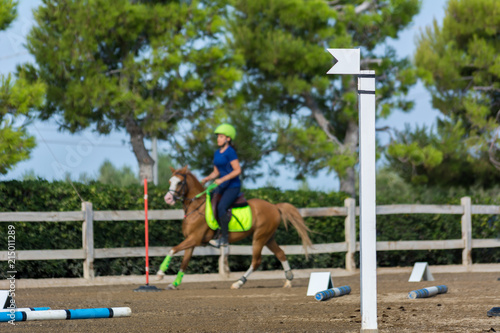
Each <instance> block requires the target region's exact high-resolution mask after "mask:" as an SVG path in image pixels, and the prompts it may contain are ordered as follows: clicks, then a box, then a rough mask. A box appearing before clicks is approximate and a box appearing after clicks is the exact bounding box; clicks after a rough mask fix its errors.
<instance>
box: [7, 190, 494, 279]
mask: <svg viewBox="0 0 500 333" xmlns="http://www.w3.org/2000/svg"><path fill="white" fill-rule="evenodd" d="M299 211H300V213H301V215H302V216H303V217H312V216H345V241H344V242H339V243H328V244H314V245H313V248H312V249H309V253H312V254H317V253H334V252H346V261H345V262H346V267H345V269H346V270H348V271H352V270H354V269H356V264H355V260H354V254H355V252H356V251H359V242H356V215H359V207H356V202H355V200H354V199H350V198H349V199H346V200H345V203H344V207H326V208H299ZM391 214H456V215H461V226H462V238H461V239H452V240H434V241H433V240H428V241H427V240H420V241H417V240H414V241H385V242H377V251H395V250H446V249H462V264H463V265H464V266H471V265H472V256H471V252H472V249H473V248H495V247H500V239H498V238H493V239H472V214H486V215H496V214H500V206H493V205H472V204H471V199H470V198H469V197H464V198H462V199H461V205H384V206H377V215H391ZM183 216H184V212H183V211H182V210H180V209H179V210H149V211H148V219H149V220H182V219H183ZM144 218H145V216H144V211H142V210H136V211H94V210H93V209H92V203H90V202H84V203H82V211H75V212H12V213H11V212H9V213H0V222H22V221H24V222H68V221H83V225H82V243H83V244H82V248H81V249H75V250H56V249H54V250H18V251H16V260H55V259H83V273H84V278H85V279H93V278H94V260H95V259H102V258H121V257H144V256H145V249H144V247H123V248H103V249H96V248H94V221H131V220H139V221H140V220H142V221H144ZM141 237H144V235H141ZM173 245H174V246H175V245H176V244H173ZM280 246H281V247H282V248H283V250H284V251H285V253H286V254H289V255H290V254H304V250H303V248H302V246H301V245H280ZM171 248H172V246H164V247H163V246H155V247H150V248H149V256H151V257H154V256H165V255H166V254H167V253H168V252H169V251H170V249H171ZM219 254H220V252H219V250H216V249H214V248H211V247H209V246H207V247H197V248H196V249H195V250H194V253H193V255H195V256H205V255H219ZM230 254H231V255H251V254H252V247H251V246H250V245H248V246H241V245H240V246H238V245H231V247H230ZM271 254H272V253H271V252H270V251H269V250H268V249H267V248H264V251H263V255H271ZM176 255H183V252H179V253H178V254H176ZM0 260H2V261H6V260H8V258H7V251H2V252H0ZM219 269H222V268H219Z"/></svg>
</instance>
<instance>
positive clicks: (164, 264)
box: [160, 256, 172, 272]
mask: <svg viewBox="0 0 500 333" xmlns="http://www.w3.org/2000/svg"><path fill="white" fill-rule="evenodd" d="M170 260H172V257H171V256H166V257H165V260H163V262H162V263H161V265H160V270H162V271H163V272H166V271H167V269H168V265H170Z"/></svg>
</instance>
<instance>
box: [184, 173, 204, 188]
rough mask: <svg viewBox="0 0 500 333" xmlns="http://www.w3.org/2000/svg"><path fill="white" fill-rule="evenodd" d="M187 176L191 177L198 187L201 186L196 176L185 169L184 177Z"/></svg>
mask: <svg viewBox="0 0 500 333" xmlns="http://www.w3.org/2000/svg"><path fill="white" fill-rule="evenodd" d="M187 178H192V179H193V182H194V185H195V186H199V187H201V188H203V185H201V183H200V181H199V180H198V178H196V176H195V175H193V173H192V172H191V171H189V170H187V172H186V179H187Z"/></svg>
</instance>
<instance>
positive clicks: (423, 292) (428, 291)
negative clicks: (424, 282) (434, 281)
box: [408, 285, 448, 299]
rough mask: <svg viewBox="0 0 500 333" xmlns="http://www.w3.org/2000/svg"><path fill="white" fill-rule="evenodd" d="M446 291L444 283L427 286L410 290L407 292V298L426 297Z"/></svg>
mask: <svg viewBox="0 0 500 333" xmlns="http://www.w3.org/2000/svg"><path fill="white" fill-rule="evenodd" d="M446 292H448V287H447V286H445V285H440V286H434V287H427V288H423V289H417V290H412V291H410V292H409V293H408V298H410V299H415V298H427V297H431V296H434V295H437V294H444V293H446Z"/></svg>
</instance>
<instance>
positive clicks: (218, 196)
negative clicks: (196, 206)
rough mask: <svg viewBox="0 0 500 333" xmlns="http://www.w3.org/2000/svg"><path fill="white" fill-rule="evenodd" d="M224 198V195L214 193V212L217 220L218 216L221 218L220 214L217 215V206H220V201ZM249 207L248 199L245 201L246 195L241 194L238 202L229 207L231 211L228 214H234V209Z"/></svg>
mask: <svg viewBox="0 0 500 333" xmlns="http://www.w3.org/2000/svg"><path fill="white" fill-rule="evenodd" d="M221 198H222V195H221V194H220V193H214V195H213V196H212V212H213V214H214V216H215V218H217V216H219V214H217V213H218V212H217V205H218V204H219V201H220V199H221ZM246 206H248V202H247V199H245V194H244V193H240V194H239V195H238V198H236V200H235V201H234V202H233V204H232V205H231V206H229V209H228V210H227V212H228V213H229V214H232V210H233V208H242V207H246Z"/></svg>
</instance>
